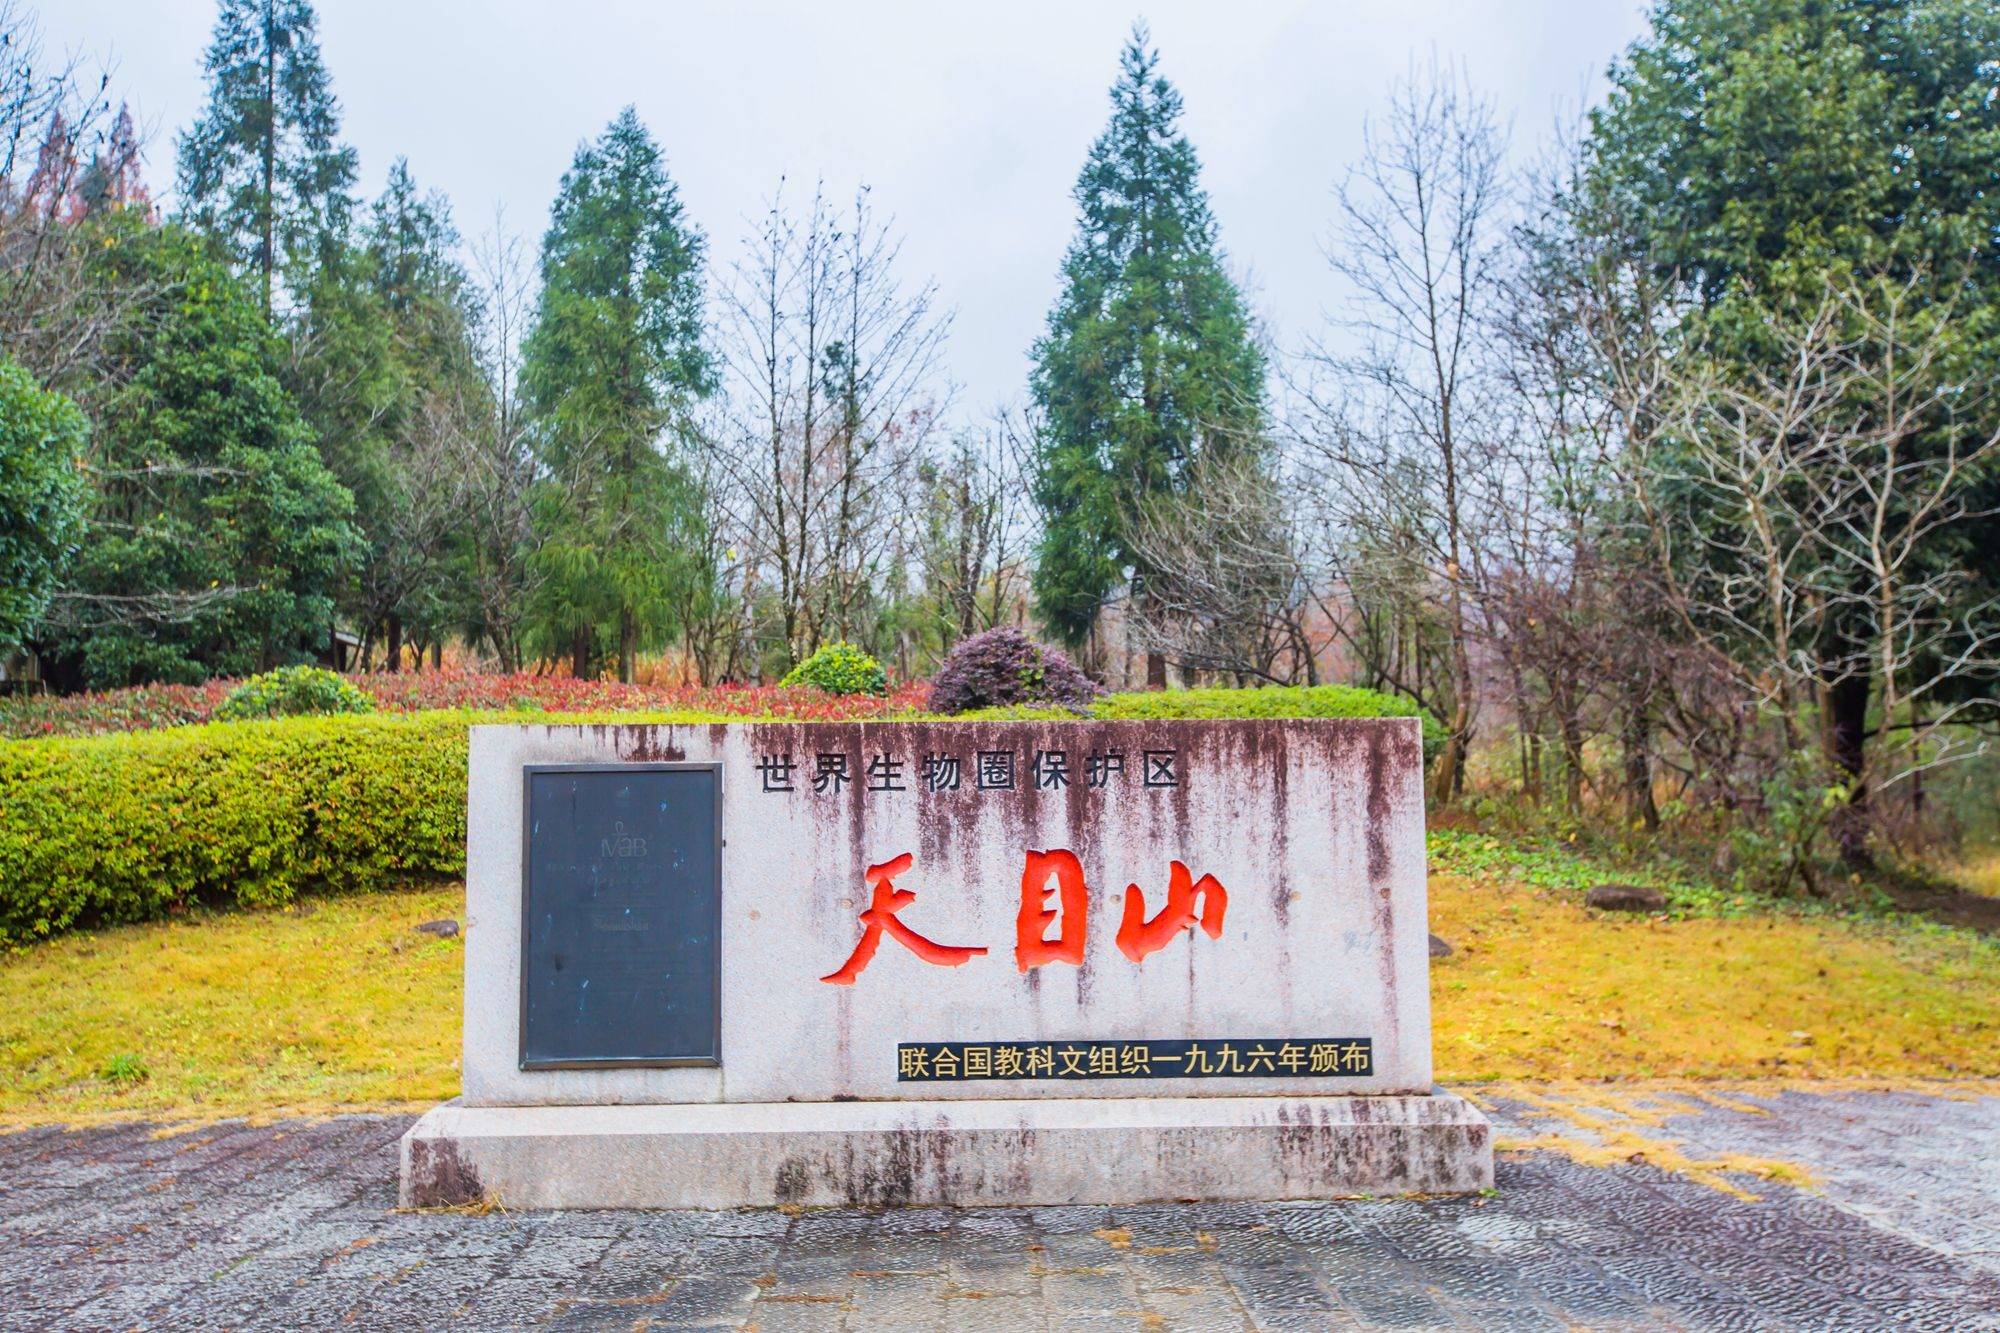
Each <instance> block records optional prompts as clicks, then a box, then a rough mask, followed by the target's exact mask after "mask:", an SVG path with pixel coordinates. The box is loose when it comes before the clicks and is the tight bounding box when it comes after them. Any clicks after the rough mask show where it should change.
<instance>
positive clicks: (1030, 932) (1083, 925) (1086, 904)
mask: <svg viewBox="0 0 2000 1333" xmlns="http://www.w3.org/2000/svg"><path fill="white" fill-rule="evenodd" d="M1050 880H1054V881H1055V891H1056V906H1055V907H1054V908H1051V907H1050V906H1049V905H1048V904H1049V881H1050ZM1089 917H1090V890H1089V889H1088V888H1087V887H1086V886H1085V885H1084V882H1083V863H1082V862H1081V861H1079V860H1077V859H1076V853H1075V852H1071V851H1066V850H1064V849H1062V848H1057V849H1056V850H1055V851H1052V852H1029V853H1028V866H1027V869H1025V870H1023V871H1022V872H1021V912H1020V915H1018V916H1016V917H1015V918H1014V966H1016V967H1018V968H1019V969H1020V970H1021V971H1023V972H1026V971H1027V970H1028V969H1029V968H1031V967H1040V966H1041V965H1042V964H1044V963H1074V964H1076V965H1077V966H1078V967H1081V966H1083V940H1084V932H1085V931H1086V930H1087V929H1088V928H1089ZM1057 922H1059V923H1060V924H1059V926H1058V928H1057V934H1056V937H1055V938H1054V939H1050V938H1048V934H1049V926H1050V925H1051V924H1052V923H1057Z"/></svg>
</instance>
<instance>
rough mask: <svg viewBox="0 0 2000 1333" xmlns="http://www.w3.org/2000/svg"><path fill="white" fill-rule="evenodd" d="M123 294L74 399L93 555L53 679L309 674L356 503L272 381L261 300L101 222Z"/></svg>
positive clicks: (109, 220)
mask: <svg viewBox="0 0 2000 1333" xmlns="http://www.w3.org/2000/svg"><path fill="white" fill-rule="evenodd" d="M91 225H92V226H93V227H95V228H98V229H99V230H98V231H97V232H96V233H95V237H94V239H95V242H96V243H94V244H93V245H92V246H91V252H92V255H93V258H92V264H93V266H94V267H95V269H96V270H97V271H96V272H94V273H92V274H91V277H92V280H93V281H94V282H97V283H99V284H101V286H102V288H103V289H104V290H106V291H112V292H117V293H121V294H123V296H122V297H121V299H120V300H119V301H118V303H117V304H116V306H115V308H114V309H113V311H112V312H111V315H110V318H111V320H112V324H111V327H110V328H109V329H108V331H107V332H106V334H105V337H104V341H103V349H102V354H101V355H100V357H99V359H98V363H97V365H96V366H95V367H94V369H93V372H92V377H91V379H90V381H89V382H88V383H85V384H80V385H78V386H76V388H75V392H76V393H77V394H78V395H79V397H80V398H81V399H82V401H83V406H84V407H85V408H86V410H87V411H88V412H89V413H90V416H91V417H92V419H93V420H94V421H95V422H96V423H97V428H96V430H95V431H94V432H93V435H92V439H91V445H90V453H89V461H90V475H91V477H92V478H93V480H94V483H95V484H94V490H93V493H92V495H91V497H90V502H89V507H88V513H87V523H88V530H89V533H90V537H89V540H88V541H87V542H85V543H84V544H83V546H82V547H81V549H80V550H79V552H78V554H77V556H76V558H75V560H74V562H73V563H72V566H71V570H70V573H69V576H68V578H67V579H66V580H65V582H64V585H63V589H62V596H61V597H60V599H59V601H58V604H57V614H55V615H53V616H52V617H51V621H50V624H49V626H48V641H47V645H46V646H47V647H48V649H49V656H50V657H51V658H52V659H53V668H54V675H55V676H56V678H58V679H61V680H65V681H68V682H73V683H78V684H88V685H91V686H113V685H127V684H136V683H139V682H143V681H149V680H173V681H198V680H202V679H204V678H206V677H208V676H213V675H241V674H246V673H249V672H252V671H259V670H263V669H266V668H269V667H272V666H278V665H282V664H285V663H289V662H295V661H301V660H305V659H306V658H308V657H309V656H310V654H311V653H312V652H313V651H314V650H315V649H318V648H322V647H324V646H325V645H326V643H327V641H328V636H329V634H330V632H331V630H332V628H333V615H334V597H335V594H336V593H337V591H338V590H339V588H340V587H341V585H342V584H343V583H344V581H345V580H346V579H347V577H348V576H349V573H350V571H351V569H352V566H353V561H354V559H355V557H356V555H357V554H358V547H359V543H358V540H357V538H356V534H355V531H354V527H353V524H352V522H351V513H352V508H353V501H352V499H351V497H350V496H349V494H348V492H347V491H346V489H345V488H343V487H342V486H341V485H340V483H339V482H338V481H337V480H335V478H334V477H333V476H331V475H330V474H329V473H328V472H327V470H326V468H325V467H324V466H323V465H322V463H321V462H320V457H319V454H318V452H317V451H316V450H315V449H314V448H313V444H312V436H311V432H310V431H309V430H308V429H307V427H306V425H305V423H304V422H303V421H302V420H301V419H300V417H299V412H298V408H297V406H296V405H295V404H294V403H293V401H292V399H291V397H290V396H289V395H288V394H287V393H286V392H285V389H284V386H283V385H282V384H281V383H280V381H279V378H278V370H279V367H280V365H281V363H282V362H283V360H284V357H283V352H282V345H281V344H280V342H279V340H278V338H277V336H276V335H275V334H273V333H272V332H271V331H270V330H269V328H267V327H266V325H265V323H264V320H263V316H262V313H261V311H260V310H259V308H258V306H257V302H256V298H255V296H254V295H253V294H252V292H250V291H249V290H246V289H245V287H244V285H243V284H242V283H241V282H240V280H239V279H237V278H236V277H235V276H234V275H233V274H231V273H230V272H229V270H228V269H227V268H226V267H225V266H224V265H223V264H222V263H221V262H219V261H218V260H217V259H216V258H215V257H214V256H213V255H212V254H211V253H210V251H209V247H208V246H207V245H206V243H205V242H204V241H203V240H202V239H201V238H200V237H198V236H196V235H194V234H192V233H191V232H188V231H186V230H184V229H182V228H180V227H177V226H168V227H162V228H149V227H147V226H146V225H145V223H144V220H143V219H142V218H140V217H139V216H138V215H137V214H136V212H135V211H133V210H123V211H120V212H116V213H113V214H110V215H108V216H107V217H106V218H105V219H103V220H102V221H101V222H97V223H93V224H91Z"/></svg>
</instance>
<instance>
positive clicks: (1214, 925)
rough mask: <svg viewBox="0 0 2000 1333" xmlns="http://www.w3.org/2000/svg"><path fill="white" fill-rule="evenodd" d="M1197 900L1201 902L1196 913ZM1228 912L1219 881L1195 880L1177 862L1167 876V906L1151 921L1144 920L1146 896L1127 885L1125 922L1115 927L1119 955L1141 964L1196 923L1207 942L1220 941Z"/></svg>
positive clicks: (1207, 877) (1225, 894)
mask: <svg viewBox="0 0 2000 1333" xmlns="http://www.w3.org/2000/svg"><path fill="white" fill-rule="evenodd" d="M1196 898H1200V899H1201V908H1200V910H1199V911H1198V912H1197V911H1196V909H1195V899H1196ZM1228 910H1229V890H1227V889H1225V888H1223V887H1222V881H1221V880H1219V879H1217V878H1216V877H1215V876H1213V875H1203V876H1202V877H1201V878H1200V879H1198V880H1197V879H1195V878H1194V877H1193V875H1192V873H1191V872H1190V871H1189V870H1188V868H1187V867H1186V866H1184V865H1182V864H1181V863H1180V862H1179V861H1176V862H1174V863H1173V867H1172V869H1170V870H1169V871H1168V872H1167V901H1166V905H1165V906H1163V907H1161V908H1160V912H1159V915H1157V916H1155V917H1154V918H1153V919H1152V920H1151V921H1148V920H1146V919H1145V916H1146V895H1145V894H1143V893H1141V892H1140V891H1139V886H1138V885H1137V884H1128V885H1126V887H1125V914H1124V919H1123V920H1121V921H1120V922H1119V923H1118V952H1120V953H1122V954H1124V955H1125V956H1126V957H1127V958H1130V959H1131V960H1132V961H1133V962H1135V963H1139V962H1144V961H1145V958H1146V955H1147V954H1150V953H1158V952H1159V951H1160V950H1162V949H1164V948H1166V947H1167V946H1168V945H1169V944H1172V943H1173V942H1174V936H1176V935H1178V934H1180V933H1181V932H1182V931H1183V930H1188V929H1190V928H1192V927H1193V926H1194V925H1195V923H1196V922H1199V923H1200V924H1201V928H1202V930H1203V931H1205V932H1206V933H1207V935H1208V937H1209V938H1210V939H1212V940H1219V939H1221V938H1222V914H1223V913H1225V912H1227V911H1228Z"/></svg>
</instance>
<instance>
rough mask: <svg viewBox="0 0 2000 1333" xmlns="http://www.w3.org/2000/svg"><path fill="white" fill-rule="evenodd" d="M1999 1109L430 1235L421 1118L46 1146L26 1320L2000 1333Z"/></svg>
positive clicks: (532, 1217) (29, 1143)
mask: <svg viewBox="0 0 2000 1333" xmlns="http://www.w3.org/2000/svg"><path fill="white" fill-rule="evenodd" d="M1994 1092H1995V1090H1994V1089H1993V1088H1992V1087H1991V1086H1990V1085H1987V1086H1985V1087H1982V1088H1977V1089H1963V1090H1952V1089H1948V1090H1944V1091H1929V1092H1919V1091H1908V1092H1832V1093H1829V1092H1813V1093H1806V1092H1796V1091H1791V1092H1778V1091H1758V1090H1754V1089H1753V1090H1750V1091H1748V1092H1745V1091H1743V1090H1740V1089H1739V1090H1736V1091H1733V1092H1731V1093H1729V1094H1728V1096H1726V1097H1722V1096H1715V1097H1708V1096H1702V1095H1688V1094H1684V1093H1674V1092H1671V1091H1664V1090H1662V1091H1659V1092H1657V1093H1648V1094H1645V1095H1641V1096H1625V1095H1623V1094H1621V1096H1620V1097H1617V1098H1609V1099H1607V1098H1606V1097H1604V1096H1601V1095H1598V1094H1574V1095H1572V1094H1564V1093H1558V1092H1553V1091H1550V1090H1545V1089H1529V1088H1517V1089H1506V1090H1488V1091H1485V1092H1482V1093H1481V1094H1480V1096H1481V1097H1482V1099H1483V1100H1485V1101H1486V1102H1488V1103H1489V1104H1490V1105H1491V1108H1492V1113H1493V1115H1494V1118H1495V1121H1496V1128H1497V1129H1498V1131H1499V1135H1500V1139H1501V1141H1502V1143H1503V1144H1504V1143H1507V1142H1531V1143H1534V1144H1538V1145H1543V1146H1538V1147H1534V1148H1528V1149H1517V1150H1509V1151H1503V1152H1502V1153H1501V1154H1500V1157H1499V1163H1498V1183H1499V1188H1498V1190H1497V1191H1496V1192H1495V1193H1494V1194H1492V1195H1491V1196H1488V1197H1484V1198H1468V1199H1388V1200H1362V1201H1345V1202H1338V1203H1284V1204H1226V1205H1201V1204H1180V1205H1159V1206H1149V1207H1138V1208H1027V1209H962V1210H947V1209H921V1210H887V1211H868V1212H861V1211H840V1210H836V1211H807V1212H799V1213H786V1212H739V1213H687V1212H678V1213H670V1212H652V1213H519V1212H501V1211H493V1212H488V1213H485V1214H483V1215H469V1214H464V1213H425V1214H413V1213H400V1212H397V1211H396V1210H395V1182H394V1170H395V1142H396V1139H397V1137H398V1136H399V1135H400V1134H401V1133H402V1131H403V1130H404V1129H405V1128H406V1127H407V1126H408V1124H409V1123H410V1122H409V1120H408V1119H407V1118H403V1117H361V1116H357V1117H345V1118H339V1119H334V1120H328V1121H320V1122H287V1123H281V1124H277V1125H272V1126H266V1127H261V1128H258V1127H250V1126H246V1125H242V1124H233V1123H225V1124H221V1125H214V1126H208V1127H205V1128H202V1129H199V1130H195V1131H190V1132H182V1133H175V1134H171V1135H167V1136H164V1137H162V1136H160V1135H158V1134H157V1133H156V1132H155V1131H154V1130H152V1129H151V1128H149V1127H147V1126H140V1125H132V1126H121V1127H115V1128H99V1129H89V1130H81V1131H69V1132H66V1131H61V1130H53V1129H36V1130H25V1131H21V1132H18V1133H14V1134H8V1135H0V1329H37V1330H40V1329H61V1330H72V1329H77V1330H82V1329H125V1328H148V1329H152V1328H158V1329H231V1328H259V1329H262V1328H270V1329H317V1328H338V1329H398V1330H402V1329H424V1328H444V1327H452V1328H468V1329H507V1328H528V1327H532V1328H542V1329H616V1330H633V1329H645V1328H686V1327H713V1328H758V1329H764V1330H780V1329H876V1328H931V1329H948V1328H961V1327H977V1328H980V1329H983V1330H1004V1329H1099V1328H1104V1329H1111V1328H1126V1329H1230V1330H1243V1329H1320V1328H1340V1327H1399V1328H1448V1329H1459V1328H1491V1329H1533V1328H1551V1329H1554V1328H1578V1327H1581V1328H1592V1329H1597V1328H1646V1329H1651V1328H1689V1329H1710V1328H1714V1329H1754V1328H1799V1329H1829V1328H1853V1329H1869V1330H1873V1329H1882V1328H1888V1327H1899V1328H1935V1329H1954V1330H1955V1329H1977V1328H1994V1329H2000V1095H1993V1094H1994ZM1773 1162H1775V1163H1783V1164H1790V1167H1792V1168H1797V1169H1799V1170H1800V1171H1802V1172H1803V1173H1804V1174H1805V1175H1809V1176H1810V1178H1811V1181H1812V1183H1811V1184H1809V1185H1804V1186H1801V1185H1797V1184H1790V1183H1785V1182H1784V1180H1782V1179H1770V1178H1766V1177H1767V1176H1768V1175H1769V1174H1770V1173H1771V1172H1772V1171H1773V1170H1776V1171H1777V1173H1778V1174H1779V1175H1781V1176H1789V1175H1792V1174H1793V1172H1792V1170H1790V1169H1787V1168H1784V1167H1773V1166H1772V1165H1771V1163H1773ZM1662 1163H1664V1164H1666V1165H1668V1166H1671V1167H1674V1168H1675V1169H1672V1170H1669V1169H1662V1165H1661V1164H1662ZM1760 1163H1761V1164H1760ZM1746 1166H1748V1167H1751V1168H1756V1170H1753V1171H1749V1172H1746V1171H1744V1170H1741V1169H1738V1168H1743V1167H1746ZM1759 1171H1761V1172H1762V1174H1759V1173H1758V1172H1759ZM1745 1196H1754V1197H1745Z"/></svg>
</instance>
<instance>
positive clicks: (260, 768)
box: [0, 685, 1443, 947]
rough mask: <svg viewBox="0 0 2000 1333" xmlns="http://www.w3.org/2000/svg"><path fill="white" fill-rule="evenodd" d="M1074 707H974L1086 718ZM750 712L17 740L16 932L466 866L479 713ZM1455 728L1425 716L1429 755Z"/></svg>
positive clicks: (1328, 700)
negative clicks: (473, 732)
mask: <svg viewBox="0 0 2000 1333" xmlns="http://www.w3.org/2000/svg"><path fill="white" fill-rule="evenodd" d="M1417 711H1418V710H1417V709H1416V707H1415V706H1414V705H1412V704H1410V703H1408V702H1406V701H1404V700H1400V699H1393V698H1390V697H1389V696H1386V695H1381V694H1376V693H1373V692H1372V691H1369V690H1356V689H1349V688H1346V687H1342V686H1328V685H1323V686H1317V687H1312V688H1300V689H1260V690H1172V691H1168V692H1166V693H1164V694H1114V695H1108V696H1105V697H1104V698H1101V699H1099V700H1097V701H1096V702H1095V703H1094V704H1093V705H1091V707H1090V709H1089V710H1088V715H1090V716H1094V717H1100V718H1203V717H1214V718H1226V717H1383V716H1408V715H1410V714H1412V713H1416V712H1417ZM1076 716H1078V714H1077V713H1076V712H1074V711H1069V710H1064V709H1025V708H1016V709H989V710H986V711H985V712H983V713H975V714H967V715H966V717H967V718H974V717H1023V718H1025V717H1053V718H1074V717H1076ZM613 717H615V718H616V719H617V720H619V721H624V722H710V721H730V720H735V721H743V720H744V719H742V718H740V717H739V718H735V719H730V718H725V717H723V716H721V715H720V714H713V713H705V712H704V713H695V712H686V711H679V712H658V713H623V714H565V715H561V716H552V715H549V714H538V713H493V712H438V713H404V714H394V713H390V714H372V715H368V714H363V715H354V716H346V717H296V718H279V719H275V720H272V721H266V722H226V723H209V724H206V725H200V726H188V727H176V728H170V729H167V730H161V731H138V732H129V733H126V734H123V735H114V736H88V737H65V738H50V739H46V740H31V741H0V947H7V946H14V945H20V944H25V943H28V942H30V941H33V940H37V939H43V938H46V937H48V936H50V935H54V934H57V933H59V932H61V931H64V930H67V929H69V928H70V927H72V926H77V925H86V924H101V923H115V922H129V921H145V920H151V919H154V918H157V917H161V916H165V915H167V914H168V913H169V912H172V911H174V910H175V909H177V908H182V907H186V906H188V905H189V904H192V903H196V902H216V903H235V904H238V905H243V906H269V905H275V904H279V903H285V902H289V901H291V900H292V899H293V898H294V897H296V896H298V895H299V894H302V893H313V892H323V891H329V890H342V889H359V888H371V887H379V886H384V885H390V884H396V883H400V882H406V881H409V880H415V879H425V878H443V877H452V876H457V875H462V874H463V873H464V872H465V762H466V729H467V727H468V726H470V725H472V724H474V723H482V722H515V721H521V722H526V721H534V722H545V723H558V722H560V723H571V722H592V721H603V720H606V719H607V718H613ZM1442 739H1443V729H1442V728H1440V727H1439V726H1438V725H1437V723H1436V722H1435V721H1433V720H1432V719H1430V718H1428V717H1426V718H1425V719H1424V753H1425V758H1426V759H1427V760H1428V759H1429V757H1430V755H1431V753H1432V752H1433V749H1434V747H1435V744H1436V743H1438V742H1441V741H1442Z"/></svg>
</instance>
